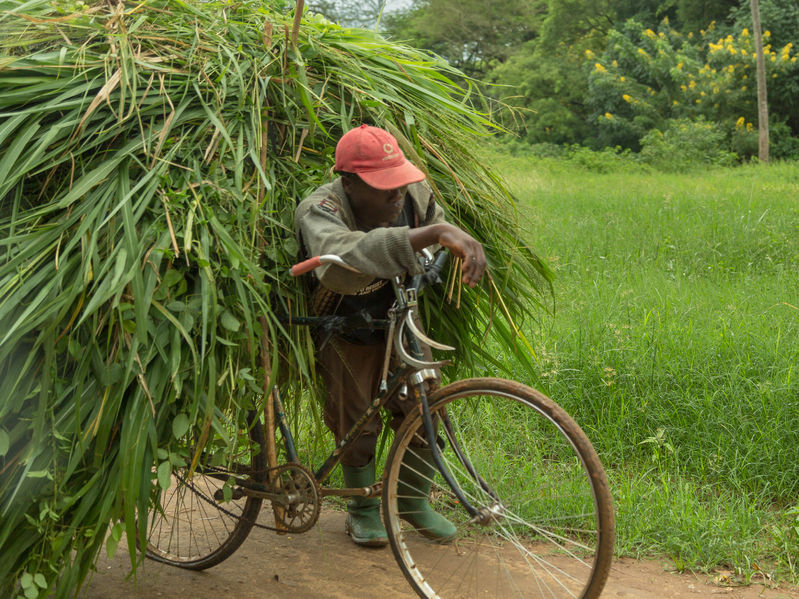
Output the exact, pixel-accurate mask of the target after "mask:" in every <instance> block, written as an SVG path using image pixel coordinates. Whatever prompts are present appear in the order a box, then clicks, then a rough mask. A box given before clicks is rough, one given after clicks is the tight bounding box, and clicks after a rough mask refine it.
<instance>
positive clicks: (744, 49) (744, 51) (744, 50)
mask: <svg viewBox="0 0 799 599" xmlns="http://www.w3.org/2000/svg"><path fill="white" fill-rule="evenodd" d="M741 56H749V54H747V52H746V48H741Z"/></svg>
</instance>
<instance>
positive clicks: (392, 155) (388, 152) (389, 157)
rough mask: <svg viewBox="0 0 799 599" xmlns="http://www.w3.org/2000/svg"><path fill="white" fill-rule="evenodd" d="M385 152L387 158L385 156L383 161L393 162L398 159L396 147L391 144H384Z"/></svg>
mask: <svg viewBox="0 0 799 599" xmlns="http://www.w3.org/2000/svg"><path fill="white" fill-rule="evenodd" d="M383 151H384V152H385V153H386V156H383V160H392V159H393V158H396V156H397V155H396V154H395V153H394V146H392V145H391V144H389V143H385V144H383Z"/></svg>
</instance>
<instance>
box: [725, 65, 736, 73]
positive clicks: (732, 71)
mask: <svg viewBox="0 0 799 599" xmlns="http://www.w3.org/2000/svg"><path fill="white" fill-rule="evenodd" d="M727 70H728V71H729V72H730V73H734V72H735V67H734V66H732V65H730V66H728V67H727Z"/></svg>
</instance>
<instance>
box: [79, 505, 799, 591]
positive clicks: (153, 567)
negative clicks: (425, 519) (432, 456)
mask: <svg viewBox="0 0 799 599" xmlns="http://www.w3.org/2000/svg"><path fill="white" fill-rule="evenodd" d="M262 513H263V512H262ZM666 567H667V565H666V564H663V563H660V562H657V561H647V562H638V561H634V560H619V561H617V562H615V564H614V566H613V570H612V571H611V575H610V580H609V581H608V584H607V586H606V587H605V592H604V594H603V597H606V598H615V597H623V598H627V599H688V598H690V599H698V598H701V597H710V598H719V599H799V588H788V587H783V588H779V589H774V588H769V587H766V586H764V585H763V584H762V583H761V584H753V585H751V586H748V587H723V586H717V585H715V584H713V577H708V576H704V575H699V574H696V575H694V574H676V573H672V572H668V571H666ZM129 572H130V561H129V557H128V553H127V550H126V545H125V540H124V539H123V541H122V542H121V543H120V545H119V551H118V552H117V555H116V556H115V557H114V559H113V560H109V559H108V558H107V557H106V556H105V554H103V556H102V558H101V559H100V561H99V562H98V564H97V572H96V573H95V574H94V576H93V577H92V578H91V580H90V581H89V583H88V585H87V586H86V587H85V588H84V589H83V591H82V592H81V593H80V594H79V597H80V598H81V599H128V598H131V599H132V598H136V599H184V598H189V599H225V598H231V599H265V598H276V599H289V598H290V599H306V598H307V599H316V598H319V599H322V598H324V599H328V598H335V599H361V598H364V599H366V598H369V599H373V598H380V599H404V598H412V597H415V595H414V594H413V593H412V592H411V590H410V587H409V586H408V584H407V583H406V582H405V578H404V577H403V575H402V572H401V571H400V569H399V567H398V566H397V564H396V562H395V561H394V557H393V554H392V553H391V549H390V548H388V547H387V548H385V549H376V550H370V549H362V548H360V547H356V546H355V545H354V544H353V543H352V542H351V541H350V540H349V538H348V537H347V536H346V535H345V534H344V514H343V513H342V512H336V511H327V510H326V511H324V512H323V513H322V516H321V518H320V520H319V523H318V524H317V525H316V526H315V527H314V528H313V529H312V530H311V531H309V532H307V533H305V534H301V535H276V534H274V533H272V532H269V531H267V530H262V529H253V531H252V532H251V533H250V536H249V537H248V538H247V540H246V541H245V542H244V544H243V545H242V546H241V547H240V548H239V549H238V551H237V552H236V553H235V554H233V556H232V557H230V558H229V559H228V560H226V561H225V562H223V563H222V564H220V565H218V566H216V567H215V568H211V569H210V570H206V571H204V572H190V571H187V570H180V569H178V568H173V567H170V566H164V565H161V564H157V563H155V562H152V561H149V560H147V561H145V563H144V564H143V565H142V566H141V567H140V568H139V570H138V571H137V580H136V581H133V580H127V579H126V577H127V575H128V573H129Z"/></svg>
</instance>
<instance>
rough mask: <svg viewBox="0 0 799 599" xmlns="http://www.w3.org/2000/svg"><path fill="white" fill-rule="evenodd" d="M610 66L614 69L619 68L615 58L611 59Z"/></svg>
mask: <svg viewBox="0 0 799 599" xmlns="http://www.w3.org/2000/svg"><path fill="white" fill-rule="evenodd" d="M611 64H612V65H613V66H614V67H617V66H619V63H618V62H616V59H615V58H614V59H613V62H612V63H611Z"/></svg>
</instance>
